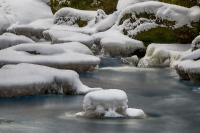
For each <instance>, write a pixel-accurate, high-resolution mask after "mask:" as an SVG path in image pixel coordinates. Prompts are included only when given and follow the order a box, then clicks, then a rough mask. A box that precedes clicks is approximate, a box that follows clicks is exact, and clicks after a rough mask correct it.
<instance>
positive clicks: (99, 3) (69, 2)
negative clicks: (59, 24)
mask: <svg viewBox="0 0 200 133" xmlns="http://www.w3.org/2000/svg"><path fill="white" fill-rule="evenodd" d="M60 1H61V0H51V1H50V2H51V9H52V12H53V13H55V12H56V11H58V10H59V9H60V8H63V7H72V8H76V9H81V10H95V11H96V10H97V9H103V10H104V11H105V12H106V13H107V14H110V13H113V12H114V11H115V10H116V6H117V2H118V0H66V1H65V2H60Z"/></svg>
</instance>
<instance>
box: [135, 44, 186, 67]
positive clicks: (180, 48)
mask: <svg viewBox="0 0 200 133" xmlns="http://www.w3.org/2000/svg"><path fill="white" fill-rule="evenodd" d="M189 49H190V44H150V45H149V46H148V47H147V52H146V55H145V57H143V58H142V59H141V60H140V61H139V63H138V67H172V68H173V67H174V62H175V61H177V60H178V59H179V58H180V57H181V56H182V55H184V54H185V52H186V51H188V50H189Z"/></svg>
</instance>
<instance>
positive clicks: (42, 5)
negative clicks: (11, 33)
mask: <svg viewBox="0 0 200 133" xmlns="http://www.w3.org/2000/svg"><path fill="white" fill-rule="evenodd" d="M0 14H1V15H0V20H1V21H0V34H2V33H4V32H5V31H6V29H7V28H8V27H9V26H11V25H12V24H28V23H31V22H33V21H36V20H38V19H44V18H52V17H53V14H52V12H51V9H50V7H49V6H48V5H47V4H46V2H45V1H42V0H14V1H13V0H0Z"/></svg>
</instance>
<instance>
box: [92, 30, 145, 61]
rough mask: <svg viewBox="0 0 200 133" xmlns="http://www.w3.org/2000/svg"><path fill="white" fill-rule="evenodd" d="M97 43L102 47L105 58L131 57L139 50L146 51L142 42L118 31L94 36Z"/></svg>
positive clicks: (109, 31)
mask: <svg viewBox="0 0 200 133" xmlns="http://www.w3.org/2000/svg"><path fill="white" fill-rule="evenodd" d="M92 36H93V37H94V38H95V43H96V44H97V45H100V46H101V47H102V51H103V55H105V56H112V57H117V56H122V57H124V56H130V55H133V54H134V52H135V51H136V50H138V49H145V47H144V44H143V43H142V42H141V41H138V40H134V39H131V38H129V37H127V36H125V35H123V34H122V33H120V32H119V31H117V30H108V31H106V32H99V33H96V34H93V35H92Z"/></svg>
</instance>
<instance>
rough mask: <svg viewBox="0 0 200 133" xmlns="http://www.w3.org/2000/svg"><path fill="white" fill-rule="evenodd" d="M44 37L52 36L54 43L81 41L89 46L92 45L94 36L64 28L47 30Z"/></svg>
mask: <svg viewBox="0 0 200 133" xmlns="http://www.w3.org/2000/svg"><path fill="white" fill-rule="evenodd" d="M43 34H44V37H45V38H47V39H48V38H50V39H51V41H52V43H53V44H54V43H65V42H80V43H82V44H84V45H86V46H87V47H89V48H90V47H92V45H93V44H94V38H93V37H91V36H90V35H87V34H83V33H78V32H73V31H64V30H47V31H44V33H43Z"/></svg>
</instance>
